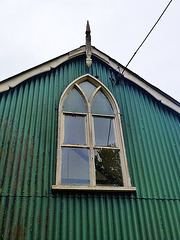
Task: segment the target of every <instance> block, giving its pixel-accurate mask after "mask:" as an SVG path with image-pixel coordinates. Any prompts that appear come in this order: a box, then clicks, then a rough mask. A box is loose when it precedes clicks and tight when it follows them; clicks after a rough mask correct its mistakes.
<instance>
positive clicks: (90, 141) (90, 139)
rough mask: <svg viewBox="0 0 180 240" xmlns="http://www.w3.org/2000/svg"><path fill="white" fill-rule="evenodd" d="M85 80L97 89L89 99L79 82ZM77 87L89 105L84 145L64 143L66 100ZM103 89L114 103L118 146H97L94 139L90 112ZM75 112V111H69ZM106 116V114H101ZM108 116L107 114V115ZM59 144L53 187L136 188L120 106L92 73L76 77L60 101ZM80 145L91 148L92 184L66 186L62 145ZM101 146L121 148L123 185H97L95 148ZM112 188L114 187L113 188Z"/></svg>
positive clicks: (92, 188)
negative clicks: (129, 164) (62, 169)
mask: <svg viewBox="0 0 180 240" xmlns="http://www.w3.org/2000/svg"><path fill="white" fill-rule="evenodd" d="M83 81H89V82H91V83H92V84H94V85H95V86H96V87H97V89H96V90H95V91H94V93H93V94H92V96H91V98H90V99H89V100H88V99H87V98H86V96H85V94H84V93H83V91H82V89H81V88H80V87H79V85H78V84H80V83H81V82H83ZM74 87H75V88H76V89H77V90H78V91H79V93H80V94H81V95H82V96H83V98H84V99H85V102H86V105H87V113H86V114H85V115H86V117H87V124H88V126H86V129H85V131H86V144H84V145H74V144H63V139H64V122H63V121H64V117H63V116H64V111H63V109H62V107H63V104H64V101H65V98H66V96H67V95H68V93H69V92H70V91H71V90H72V89H73V88H74ZM99 91H102V92H103V93H104V95H105V96H106V97H107V98H108V100H109V102H110V103H111V105H112V108H113V111H114V116H110V117H113V122H114V130H115V137H116V147H108V146H95V139H94V129H93V128H94V124H93V114H92V113H91V112H90V109H91V106H92V102H93V99H94V98H95V96H96V94H97V93H98V92H99ZM69 114H73V113H69ZM101 116H102V117H104V115H103V114H102V115H101ZM105 117H107V115H105ZM57 139H58V141H57V142H58V146H57V165H56V166H57V167H56V168H57V170H56V185H55V186H53V189H76V188H77V189H81V190H82V189H83V190H108V191H112V189H114V191H117V190H122V189H124V188H125V189H126V190H127V189H131V190H132V189H134V188H132V187H131V180H130V176H129V170H128V165H127V158H126V151H125V145H124V138H123V131H122V126H121V119H120V110H119V107H118V104H117V102H116V100H115V98H114V96H113V95H112V93H111V92H110V91H109V89H108V88H107V87H106V86H105V85H104V84H103V83H101V82H100V81H99V80H98V79H96V78H94V77H93V76H91V75H90V74H86V75H83V76H81V77H79V78H77V79H75V80H74V81H73V82H71V83H70V84H69V85H68V86H67V88H66V89H65V90H64V92H63V94H62V96H61V99H60V102H59V111H58V135H57ZM65 146H66V147H80V148H88V149H89V150H90V152H89V154H90V186H87V187H86V186H64V185H61V147H65ZM96 148H98V149H99V148H101V149H118V150H120V161H121V170H122V175H123V184H124V186H123V187H114V186H112V187H111V186H96V180H95V160H94V149H96ZM111 188H112V189H111Z"/></svg>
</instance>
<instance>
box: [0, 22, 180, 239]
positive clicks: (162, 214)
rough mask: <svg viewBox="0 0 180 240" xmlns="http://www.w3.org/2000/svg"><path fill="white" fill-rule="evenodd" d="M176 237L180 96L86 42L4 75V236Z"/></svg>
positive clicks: (0, 205)
mask: <svg viewBox="0 0 180 240" xmlns="http://www.w3.org/2000/svg"><path fill="white" fill-rule="evenodd" d="M41 239H43V240H44V239H47V240H151V239H152V240H179V239H180V103H179V102H178V101H176V100H175V99H173V98H171V97H170V96H168V95H167V94H166V93H164V92H162V91H161V90H160V89H158V88H156V87H155V86H153V85H151V84H150V83H148V82H147V81H145V80H144V79H142V78H141V77H140V76H138V75H137V74H135V73H133V72H132V71H130V70H129V69H127V68H125V67H124V66H122V65H121V64H120V63H118V62H117V61H116V60H114V59H112V58H111V57H110V56H108V55H106V54H105V53H103V52H101V51H100V50H98V49H97V48H95V47H93V46H91V36H90V28H89V24H87V29H86V45H84V46H81V47H79V48H77V49H74V50H73V51H70V52H68V53H66V54H64V55H62V56H59V57H57V58H55V59H52V60H50V61H48V62H45V63H43V64H41V65H39V66H36V67H34V68H32V69H29V70H27V71H24V72H22V73H20V74H17V75H15V76H13V77H10V78H8V79H6V80H4V81H1V82H0V240H41Z"/></svg>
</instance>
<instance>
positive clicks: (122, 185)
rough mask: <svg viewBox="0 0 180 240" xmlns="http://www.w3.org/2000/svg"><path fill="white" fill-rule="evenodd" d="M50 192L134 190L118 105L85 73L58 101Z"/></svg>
mask: <svg viewBox="0 0 180 240" xmlns="http://www.w3.org/2000/svg"><path fill="white" fill-rule="evenodd" d="M53 189H81V190H109V191H110V190H125V191H131V190H135V188H133V187H131V183H130V177H129V172H128V168H127V161H126V154H125V148H124V141H123V135H122V128H121V121H120V112H119V108H118V105H117V103H116V100H115V99H114V97H113V95H112V94H111V93H110V91H109V90H108V89H107V88H106V87H105V86H104V85H103V84H102V83H101V82H100V81H99V80H97V79H95V78H94V77H92V76H91V75H89V74H87V75H85V76H82V77H80V78H78V79H77V80H75V81H74V82H72V83H71V84H70V85H69V86H68V87H67V88H66V89H65V91H64V93H63V95H62V97H61V100H60V104H59V120H58V146H57V169H56V185H53Z"/></svg>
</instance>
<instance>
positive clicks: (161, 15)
mask: <svg viewBox="0 0 180 240" xmlns="http://www.w3.org/2000/svg"><path fill="white" fill-rule="evenodd" d="M171 2H172V0H171V1H170V2H169V3H168V5H167V6H166V7H165V9H164V11H163V12H162V14H161V15H160V17H159V18H158V20H157V21H156V22H155V24H154V26H153V27H152V28H151V30H150V31H149V33H148V34H147V35H146V37H145V38H144V40H143V41H142V43H141V44H140V46H139V47H138V48H137V50H136V51H135V53H134V54H133V56H132V57H131V59H130V60H129V62H128V63H127V65H126V66H125V68H124V70H123V71H122V74H123V73H124V72H125V71H126V69H127V67H128V66H129V64H130V62H131V61H132V60H133V58H134V56H135V55H136V53H137V52H138V51H139V49H140V48H141V47H142V45H143V44H144V42H145V41H146V39H147V38H148V37H149V35H150V34H151V32H152V31H153V29H154V28H155V26H156V25H157V23H158V22H159V20H160V19H161V18H162V16H163V15H164V13H165V12H166V10H167V9H168V7H169V5H170V4H171Z"/></svg>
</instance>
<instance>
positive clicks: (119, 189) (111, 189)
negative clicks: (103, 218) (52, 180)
mask: <svg viewBox="0 0 180 240" xmlns="http://www.w3.org/2000/svg"><path fill="white" fill-rule="evenodd" d="M52 189H53V190H60V191H63V190H72V191H73V190H74V191H108V192H135V191H136V188H135V187H110V186H109V187H108V186H105V187H103V186H93V187H89V186H72V185H52Z"/></svg>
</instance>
